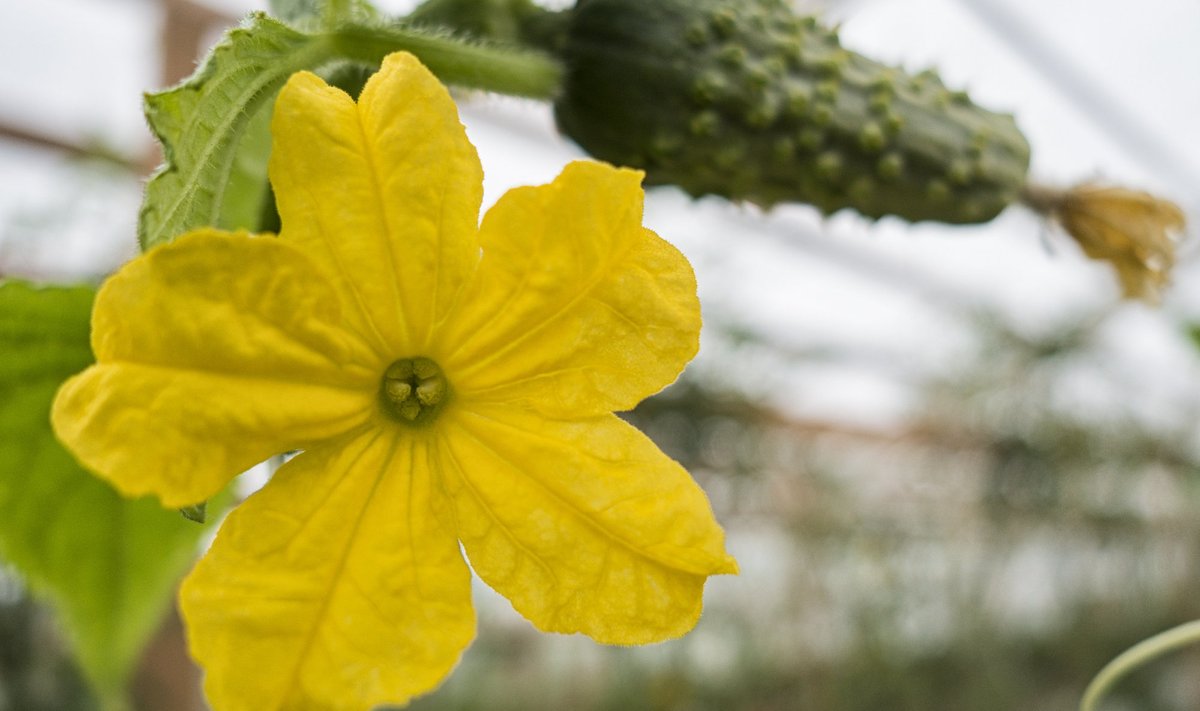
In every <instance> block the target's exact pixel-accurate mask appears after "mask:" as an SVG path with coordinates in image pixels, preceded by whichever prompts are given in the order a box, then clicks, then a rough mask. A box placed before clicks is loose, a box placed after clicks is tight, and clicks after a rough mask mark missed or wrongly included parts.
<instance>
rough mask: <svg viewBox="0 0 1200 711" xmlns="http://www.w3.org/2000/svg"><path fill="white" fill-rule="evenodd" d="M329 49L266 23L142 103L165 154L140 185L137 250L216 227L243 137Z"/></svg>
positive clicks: (225, 43) (254, 22) (228, 40)
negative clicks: (273, 99) (273, 101)
mask: <svg viewBox="0 0 1200 711" xmlns="http://www.w3.org/2000/svg"><path fill="white" fill-rule="evenodd" d="M326 44H327V43H324V42H320V41H318V40H317V39H316V38H314V37H313V36H310V35H306V34H303V33H301V32H298V31H296V30H293V29H291V28H289V27H288V26H286V25H284V24H283V23H280V22H278V21H276V20H272V19H270V18H268V17H266V16H265V15H254V16H252V17H251V19H250V22H249V24H248V25H247V26H245V27H241V28H237V29H234V30H231V31H230V32H229V33H228V34H227V35H226V36H225V39H224V40H222V41H221V42H220V43H219V44H218V45H217V46H216V47H214V48H213V50H212V52H211V53H210V54H209V56H208V58H207V59H206V60H205V61H204V63H203V64H201V66H200V67H199V68H198V69H197V70H196V73H195V74H193V75H192V76H191V78H189V79H188V80H186V81H185V82H183V83H182V84H180V85H178V86H176V87H174V88H172V89H169V90H167V91H164V92H161V93H158V94H149V95H147V96H146V101H145V111H146V120H147V121H148V122H149V124H150V128H151V129H152V130H153V131H154V134H155V135H156V136H157V137H158V140H159V141H160V142H161V143H162V146H163V157H164V164H163V167H162V168H160V169H159V171H158V172H157V173H155V175H154V176H153V177H152V178H151V179H150V182H149V183H148V184H147V185H146V197H145V201H144V202H143V203H142V211H141V215H140V218H139V222H138V239H139V240H140V241H141V244H142V248H143V249H148V248H150V247H152V246H154V245H156V244H159V243H163V242H167V241H169V240H171V239H173V238H174V237H176V236H178V235H180V234H182V233H184V232H186V231H188V230H189V229H192V228H196V227H202V226H208V225H216V226H220V227H237V226H239V225H227V224H223V223H222V221H221V220H220V219H219V218H220V216H221V206H222V203H223V198H224V197H225V191H226V188H227V186H228V185H229V179H230V175H231V173H232V172H233V169H234V161H235V158H236V156H237V149H238V144H239V142H240V139H241V137H242V134H243V133H244V132H245V130H246V127H247V126H248V125H249V123H250V119H251V118H252V117H253V116H254V115H255V113H256V112H257V111H258V109H259V108H260V107H261V106H262V105H263V104H264V103H265V102H267V101H268V100H269V99H270V98H271V97H273V96H274V95H275V94H276V92H278V91H279V88H280V87H281V86H282V85H283V82H284V81H285V80H286V79H287V77H289V76H290V75H291V74H292V73H293V72H296V71H299V70H301V69H305V68H308V67H310V66H312V65H314V64H316V63H317V62H318V61H320V60H321V59H322V58H324V57H325V56H326V55H327V54H328V48H327V46H326Z"/></svg>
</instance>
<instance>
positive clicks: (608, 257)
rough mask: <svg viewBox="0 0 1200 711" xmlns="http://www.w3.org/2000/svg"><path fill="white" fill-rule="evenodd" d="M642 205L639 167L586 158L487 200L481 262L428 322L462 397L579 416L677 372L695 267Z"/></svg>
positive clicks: (684, 355)
mask: <svg viewBox="0 0 1200 711" xmlns="http://www.w3.org/2000/svg"><path fill="white" fill-rule="evenodd" d="M641 218H642V189H641V174H640V173H637V172H635V171H631V170H617V169H614V168H612V167H611V166H607V165H604V164H601V163H594V162H576V163H573V164H571V165H569V166H567V168H566V169H565V170H564V171H563V173H562V174H561V175H560V176H559V177H558V178H557V179H556V180H555V181H554V182H553V183H551V184H549V185H544V186H540V187H532V188H518V189H515V190H512V191H510V192H509V193H508V194H506V195H505V196H504V197H503V198H501V200H500V201H499V202H498V203H497V204H496V205H495V207H493V208H492V209H491V210H489V211H488V213H487V215H486V217H485V218H484V220H483V225H482V228H481V234H480V238H481V241H482V243H483V250H484V253H483V260H482V261H481V263H480V266H479V270H478V271H477V273H476V275H475V278H474V279H473V280H472V282H471V283H470V284H469V285H468V287H467V289H466V291H465V295H464V298H463V301H462V304H463V306H462V308H461V310H460V311H459V312H457V313H456V314H454V315H453V317H452V319H451V320H450V321H449V322H448V323H447V324H446V329H445V332H444V333H439V338H440V339H441V340H442V341H443V342H444V343H445V344H447V345H446V346H445V349H446V350H447V351H448V354H447V355H446V356H445V360H444V362H443V365H444V367H445V368H446V370H447V373H448V375H449V377H450V378H451V379H452V381H453V382H454V383H455V386H456V388H457V389H458V391H459V392H460V393H462V395H463V397H464V398H469V399H477V400H485V401H491V402H509V403H511V404H513V405H514V406H519V407H526V408H533V409H536V410H538V411H540V412H542V413H543V414H546V415H548V416H553V417H580V416H587V415H596V414H600V413H606V412H612V411H614V410H628V409H631V408H632V407H633V406H634V405H636V404H637V403H638V402H639V401H640V400H642V399H643V398H645V397H647V396H648V395H651V394H653V393H655V392H657V391H658V390H661V389H662V388H663V387H665V386H666V385H668V384H669V383H671V382H672V381H673V380H674V379H675V378H676V377H677V376H678V375H679V373H680V372H681V371H682V370H683V367H684V365H686V364H687V362H688V361H689V360H690V359H691V358H692V357H693V356H694V355H695V354H696V350H697V348H698V343H699V332H700V305H699V302H698V301H697V298H696V282H695V277H694V275H693V274H692V269H691V266H690V265H689V264H688V262H687V259H685V258H684V257H683V255H681V254H680V253H679V252H678V251H677V250H676V249H675V248H674V247H672V246H671V245H670V244H668V243H667V242H665V241H663V240H661V239H659V238H658V237H657V236H656V235H655V234H654V233H652V232H650V231H649V230H646V229H644V228H643V227H642V226H641ZM435 357H436V356H435Z"/></svg>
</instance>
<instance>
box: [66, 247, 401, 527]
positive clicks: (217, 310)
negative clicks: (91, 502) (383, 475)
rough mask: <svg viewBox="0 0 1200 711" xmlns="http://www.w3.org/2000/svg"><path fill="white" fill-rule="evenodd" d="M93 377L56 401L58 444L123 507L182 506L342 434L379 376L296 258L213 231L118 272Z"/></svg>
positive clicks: (324, 286) (95, 333)
mask: <svg viewBox="0 0 1200 711" xmlns="http://www.w3.org/2000/svg"><path fill="white" fill-rule="evenodd" d="M92 348H93V351H94V352H95V355H96V359H97V364H96V365H94V366H92V367H90V368H88V369H87V370H86V371H84V372H83V373H82V374H80V375H78V376H75V377H74V378H71V379H70V380H69V381H67V382H66V383H65V384H64V385H63V387H62V389H61V390H60V391H59V393H58V396H57V398H56V399H55V402H54V409H53V413H52V421H53V424H54V429H55V432H56V433H57V435H58V436H59V438H60V439H61V440H62V441H63V442H64V443H65V444H66V445H67V447H68V448H69V449H70V450H71V451H72V452H73V453H74V454H75V455H76V457H78V458H79V460H80V461H81V462H82V463H83V464H84V465H85V466H86V467H88V468H89V469H91V470H93V471H95V472H97V473H98V474H99V475H100V476H102V477H103V478H105V479H107V480H108V481H110V482H111V483H112V484H113V485H115V486H116V487H117V488H118V489H119V490H121V491H122V492H123V493H125V494H126V495H129V496H140V495H144V494H156V495H157V496H159V498H160V499H161V500H162V501H163V503H164V504H165V505H167V506H173V507H177V506H183V505H187V504H192V503H195V502H197V501H201V500H203V499H206V498H208V497H210V496H212V495H213V494H215V493H216V492H218V491H219V490H220V489H221V488H222V487H223V486H224V485H225V484H226V483H227V482H228V481H229V479H230V478H232V477H233V476H235V475H237V474H239V473H240V472H242V471H243V470H245V469H247V468H249V467H250V466H252V465H254V464H256V463H258V462H260V461H262V460H264V459H266V458H267V457H269V456H271V455H273V454H277V453H279V452H282V451H287V450H289V449H295V448H297V447H302V446H305V445H307V444H308V443H310V442H313V441H318V440H321V439H324V438H327V437H331V436H334V435H337V434H338V433H341V432H345V431H347V430H349V429H351V428H353V427H355V426H357V425H358V424H360V423H361V422H362V421H363V420H364V419H365V417H367V416H368V415H370V413H371V412H372V411H373V407H374V398H375V388H376V387H377V382H378V381H377V374H376V373H377V369H378V367H379V366H378V365H377V364H376V363H374V362H373V361H374V360H375V359H376V356H374V355H373V354H372V353H371V352H370V351H369V350H368V349H367V348H366V346H365V345H364V344H362V343H361V342H359V341H358V340H357V339H355V338H354V337H353V335H352V334H348V333H346V332H345V331H344V329H343V328H342V322H341V308H340V305H339V302H338V298H337V294H336V292H334V291H333V289H332V287H331V286H330V285H329V284H328V283H327V282H326V281H325V280H324V279H323V277H322V276H321V273H320V271H318V269H317V268H316V267H315V266H314V265H313V264H312V263H311V262H310V261H309V260H308V258H306V257H305V256H304V255H303V254H301V253H300V252H298V251H297V250H296V249H295V248H294V247H291V246H289V245H287V244H284V243H281V242H279V241H278V240H276V239H274V238H272V237H251V236H249V235H245V234H228V233H223V232H219V231H216V230H202V231H198V232H194V233H191V234H188V235H184V236H182V237H180V238H179V239H177V240H176V241H174V242H172V243H171V244H169V245H165V246H162V247H158V248H156V249H154V250H151V251H150V252H149V253H147V254H145V255H143V256H141V257H138V258H137V259H134V260H133V261H131V262H129V263H128V264H126V265H125V266H124V267H123V268H122V269H121V270H120V271H119V272H118V273H117V274H116V275H114V276H113V277H112V278H111V279H109V280H108V282H106V283H105V285H104V287H103V288H102V289H101V290H100V293H99V295H98V296H97V298H96V304H95V307H94V312H93V316H92Z"/></svg>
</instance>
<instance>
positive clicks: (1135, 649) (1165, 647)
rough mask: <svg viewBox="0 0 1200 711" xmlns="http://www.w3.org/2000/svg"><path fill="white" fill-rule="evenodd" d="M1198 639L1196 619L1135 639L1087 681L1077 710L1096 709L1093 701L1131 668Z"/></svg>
mask: <svg viewBox="0 0 1200 711" xmlns="http://www.w3.org/2000/svg"><path fill="white" fill-rule="evenodd" d="M1198 642H1200V620H1196V621H1194V622H1188V623H1185V624H1182V625H1179V626H1178V627H1172V628H1171V629H1169V630H1167V631H1166V632H1161V633H1159V634H1156V635H1154V636H1153V637H1151V638H1150V639H1146V640H1143V641H1141V642H1138V643H1137V644H1135V645H1133V646H1132V647H1130V648H1129V649H1127V650H1125V651H1124V652H1122V653H1121V654H1120V656H1118V657H1117V658H1116V659H1114V660H1112V661H1111V662H1109V663H1108V664H1107V665H1105V667H1104V668H1103V669H1101V670H1100V673H1099V674H1097V675H1096V678H1095V679H1092V683H1090V684H1088V687H1087V690H1086V691H1084V693H1083V701H1081V702H1080V704H1079V709H1080V711H1096V708H1097V705H1098V704H1099V703H1100V701H1101V700H1102V699H1103V698H1104V697H1105V695H1107V694H1108V692H1109V691H1110V690H1111V689H1112V687H1113V686H1114V685H1115V684H1116V683H1117V682H1118V681H1120V680H1121V679H1122V678H1123V677H1124V676H1125V675H1126V674H1128V673H1129V672H1131V671H1133V670H1134V669H1137V668H1138V667H1140V666H1142V665H1143V664H1145V663H1146V662H1149V661H1152V660H1154V659H1157V658H1158V657H1161V656H1163V655H1164V654H1167V653H1168V652H1172V651H1174V650H1176V649H1179V648H1180V647H1186V646H1188V645H1190V644H1196V643H1198Z"/></svg>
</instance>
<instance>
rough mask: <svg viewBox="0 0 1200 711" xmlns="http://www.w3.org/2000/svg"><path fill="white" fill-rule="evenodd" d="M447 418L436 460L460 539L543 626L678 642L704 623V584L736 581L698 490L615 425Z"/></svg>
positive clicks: (618, 638)
mask: <svg viewBox="0 0 1200 711" xmlns="http://www.w3.org/2000/svg"><path fill="white" fill-rule="evenodd" d="M446 419H448V420H451V421H447V422H446V423H445V426H444V427H442V428H441V431H442V433H443V434H442V436H441V438H440V439H439V442H438V446H437V449H436V452H435V456H436V459H437V462H438V466H439V468H440V470H441V472H442V476H443V477H444V480H445V482H446V487H447V490H448V491H449V492H450V494H451V497H452V498H453V500H454V505H455V512H456V519H457V525H458V535H459V539H460V540H462V542H463V545H464V547H465V548H466V551H467V557H468V558H469V559H470V561H471V566H472V567H473V568H474V569H475V571H476V573H478V574H479V576H480V577H481V578H482V579H483V580H484V581H485V582H486V583H488V584H489V585H491V586H492V587H493V588H495V589H496V590H497V591H498V592H500V593H501V594H502V595H504V596H505V597H507V598H508V599H509V600H511V601H512V603H513V606H514V607H515V608H516V609H517V610H518V611H519V612H520V613H521V614H523V615H524V616H525V617H527V618H528V619H529V620H530V621H532V622H533V623H534V625H536V626H537V627H538V628H540V629H542V630H546V631H552V632H583V633H584V634H587V635H589V636H591V637H593V638H594V639H596V640H597V641H600V642H606V643H614V644H642V643H647V642H656V641H661V640H664V639H669V638H672V637H677V636H679V635H682V634H684V633H685V632H687V631H688V630H689V629H691V628H692V626H693V625H694V624H695V622H696V620H697V619H698V618H699V615H700V608H701V596H702V591H703V587H704V581H705V579H706V577H707V576H708V575H713V574H718V573H732V572H736V570H737V564H736V562H735V561H734V560H733V558H731V557H730V556H729V555H728V554H726V553H725V548H724V533H723V532H722V530H721V528H720V526H718V525H717V523H716V521H715V520H714V518H713V515H712V511H711V509H710V508H709V505H708V500H707V499H706V498H705V496H704V493H703V492H702V491H701V490H700V487H699V486H697V485H696V483H695V482H694V481H693V480H692V479H691V477H690V476H689V475H688V473H687V472H686V471H684V470H683V468H682V467H680V466H679V465H678V464H676V463H675V462H674V461H672V460H671V459H670V458H668V457H667V456H666V455H664V454H663V453H662V452H660V451H659V450H658V448H657V447H655V445H654V444H653V443H652V442H650V440H649V439H647V438H646V437H645V436H644V435H642V434H641V433H640V432H638V431H637V430H636V429H635V428H633V427H631V426H630V425H628V424H626V423H625V422H623V421H621V420H620V419H619V418H617V417H615V416H613V415H605V416H602V417H597V418H594V419H588V420H580V421H573V422H557V421H550V420H545V419H542V418H541V417H539V416H537V415H535V414H531V413H522V412H519V411H516V410H513V409H511V408H490V409H480V410H478V411H468V410H465V409H459V410H456V411H455V412H454V413H453V415H452V416H451V415H449V413H448V415H447V418H446ZM440 424H441V423H439V425H440Z"/></svg>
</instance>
